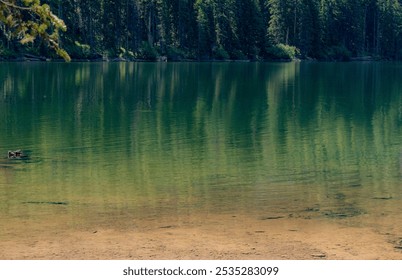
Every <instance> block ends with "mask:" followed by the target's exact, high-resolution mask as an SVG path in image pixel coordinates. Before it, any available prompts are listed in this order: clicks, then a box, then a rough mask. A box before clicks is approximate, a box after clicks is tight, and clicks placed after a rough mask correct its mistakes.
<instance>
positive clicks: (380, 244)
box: [0, 214, 402, 260]
mask: <svg viewBox="0 0 402 280" xmlns="http://www.w3.org/2000/svg"><path fill="white" fill-rule="evenodd" d="M107 220H108V219H106V220H105V219H103V221H104V223H102V224H99V223H97V222H96V220H95V221H94V222H93V223H89V224H85V226H84V225H80V224H75V225H74V226H72V225H71V223H70V224H69V223H68V221H67V220H63V218H59V219H58V218H57V217H56V218H54V221H49V220H47V221H41V222H38V221H30V220H26V221H25V223H22V224H21V225H18V226H11V225H10V224H8V225H9V226H8V227H6V230H3V231H1V234H0V235H1V239H0V259H73V260H75V259H106V260H110V259H146V260H155V259H180V260H188V259H212V260H219V259H285V260H289V259H290V260H292V259H296V260H297V259H309V260H311V259H313V260H314V259H332V260H342V259H349V260H350V259H362V260H369V259H388V260H390V259H402V247H401V245H402V233H401V236H397V235H395V234H391V233H386V232H376V231H374V230H373V229H371V228H369V227H365V228H362V227H354V226H349V225H348V224H347V223H346V222H339V221H338V220H337V221H333V220H326V219H303V218H293V217H280V216H270V217H255V218H250V217H249V216H236V215H210V214H208V215H203V216H197V217H195V216H174V217H171V218H166V217H165V218H164V219H163V220H160V219H157V218H147V219H127V220H124V222H122V221H121V220H120V221H119V222H117V221H116V220H115V219H113V218H110V219H109V220H108V222H105V221H107ZM63 225H64V226H63ZM23 228H25V229H29V230H23Z"/></svg>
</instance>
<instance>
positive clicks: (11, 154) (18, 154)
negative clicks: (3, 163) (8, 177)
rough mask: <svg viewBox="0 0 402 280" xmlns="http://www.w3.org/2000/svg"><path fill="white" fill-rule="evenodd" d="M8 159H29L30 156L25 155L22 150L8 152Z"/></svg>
mask: <svg viewBox="0 0 402 280" xmlns="http://www.w3.org/2000/svg"><path fill="white" fill-rule="evenodd" d="M8 158H9V159H27V158H28V155H26V154H24V152H23V151H21V150H16V151H8Z"/></svg>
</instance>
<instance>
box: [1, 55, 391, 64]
mask: <svg viewBox="0 0 402 280" xmlns="http://www.w3.org/2000/svg"><path fill="white" fill-rule="evenodd" d="M292 61H312V62H376V61H398V60H391V59H386V58H378V57H373V56H357V57H350V58H349V59H328V60H325V59H323V60H321V59H316V58H293V59H290V58H289V59H266V58H265V59H222V60H220V59H172V60H169V59H168V58H167V57H165V56H162V57H158V58H157V59H155V60H146V59H134V58H124V57H105V58H102V57H97V58H94V59H87V58H72V59H71V62H89V63H91V62H92V63H94V62H166V63H168V62H238V63H240V62H243V63H256V62H273V63H275V62H285V63H286V62H292ZM0 62H65V61H64V60H63V59H60V58H55V59H54V58H48V57H43V56H35V55H30V54H21V55H20V56H18V57H15V58H4V57H0Z"/></svg>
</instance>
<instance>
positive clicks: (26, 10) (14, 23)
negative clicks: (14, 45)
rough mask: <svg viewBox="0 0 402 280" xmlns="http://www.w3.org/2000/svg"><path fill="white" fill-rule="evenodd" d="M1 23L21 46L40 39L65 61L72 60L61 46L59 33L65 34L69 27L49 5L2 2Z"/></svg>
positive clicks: (36, 0) (35, 1)
mask: <svg viewBox="0 0 402 280" xmlns="http://www.w3.org/2000/svg"><path fill="white" fill-rule="evenodd" d="M0 22H2V23H3V24H4V25H5V26H6V27H7V28H8V29H9V30H8V31H9V32H10V33H11V35H12V37H14V38H16V39H18V40H19V41H20V43H21V44H27V43H32V42H33V41H34V40H35V39H36V38H38V37H39V38H42V39H43V40H44V41H45V42H46V43H47V45H48V46H49V47H50V48H52V49H53V50H54V51H55V52H56V54H58V55H59V56H60V57H62V58H63V59H64V60H65V61H70V60H71V59H70V56H69V55H68V53H67V52H66V51H65V50H64V49H63V48H61V47H60V44H59V31H60V30H61V31H63V32H65V31H66V30H67V27H66V25H65V23H64V21H63V20H61V19H60V18H58V17H57V16H56V15H54V14H53V13H52V11H51V10H50V7H49V5H47V4H43V5H41V4H40V1H39V0H22V1H16V0H13V1H4V0H0Z"/></svg>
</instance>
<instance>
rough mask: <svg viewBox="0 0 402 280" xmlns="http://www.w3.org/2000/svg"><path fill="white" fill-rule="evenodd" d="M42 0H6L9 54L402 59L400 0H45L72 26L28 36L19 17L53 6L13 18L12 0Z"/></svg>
mask: <svg viewBox="0 0 402 280" xmlns="http://www.w3.org/2000/svg"><path fill="white" fill-rule="evenodd" d="M35 2H37V3H39V1H37V0H23V1H16V0H14V1H11V0H9V1H0V21H1V24H0V30H1V32H0V56H1V57H3V58H15V57H19V56H21V54H30V55H36V56H44V57H57V53H58V54H59V56H60V55H61V56H63V53H62V51H63V50H65V51H67V53H68V54H69V55H70V56H71V57H72V58H73V59H105V58H117V59H129V60H131V59H141V60H158V59H159V60H160V59H162V60H165V59H166V60H212V59H213V60H226V59H237V60H260V59H291V58H294V57H298V58H302V59H305V58H307V59H308V58H312V59H324V60H348V59H351V58H355V57H361V58H364V57H366V58H371V59H377V58H378V59H380V58H381V59H400V58H402V51H401V47H402V34H401V28H402V8H401V3H400V2H402V1H398V0H47V1H44V0H43V1H41V3H40V4H41V5H43V4H48V5H49V6H50V10H51V11H52V13H53V14H54V15H56V16H57V17H58V18H60V19H62V20H63V21H64V23H65V27H66V29H65V31H60V32H57V34H53V33H52V31H53V29H54V30H56V29H61V30H63V29H64V28H63V26H59V27H57V26H53V25H50V24H48V25H47V26H42V25H38V26H35V25H32V26H28V28H31V27H33V28H36V30H39V31H43V30H46V32H47V33H44V34H45V36H42V35H43V34H41V33H40V32H39V31H37V32H34V33H32V34H31V35H30V36H26V34H25V33H26V30H25V31H24V30H23V31H21V30H19V29H18V27H16V26H21V24H20V25H18V24H17V23H15V22H14V21H13V20H14V19H15V18H19V19H20V20H29V19H30V17H31V18H33V19H34V20H35V17H36V19H38V20H42V21H43V18H42V17H43V15H44V13H42V12H40V11H39V12H36V14H32V13H31V14H24V13H23V12H21V13H20V14H18V17H16V16H14V17H11V18H10V14H11V15H13V13H14V12H13V11H11V12H10V9H11V8H12V7H11V6H10V5H19V6H21V7H27V6H29V5H32V3H35ZM10 3H11V4H10ZM46 6H47V5H46ZM10 7H11V8H10ZM50 18H51V17H50ZM51 20H52V18H51ZM10 23H11V24H10ZM13 24H14V26H13ZM40 27H43V28H42V29H43V30H41V29H40ZM17 29H18V30H17ZM20 29H21V28H20ZM16 30H17V32H16ZM24 32H25V33H24ZM22 33H24V34H22ZM48 33H49V34H50V35H49V34H48ZM46 34H47V35H46ZM51 36H53V37H51ZM55 41H57V45H53V46H52V43H53V44H54V42H55ZM21 43H23V44H21ZM55 46H56V52H54V51H53V49H55ZM58 47H60V48H58Z"/></svg>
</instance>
